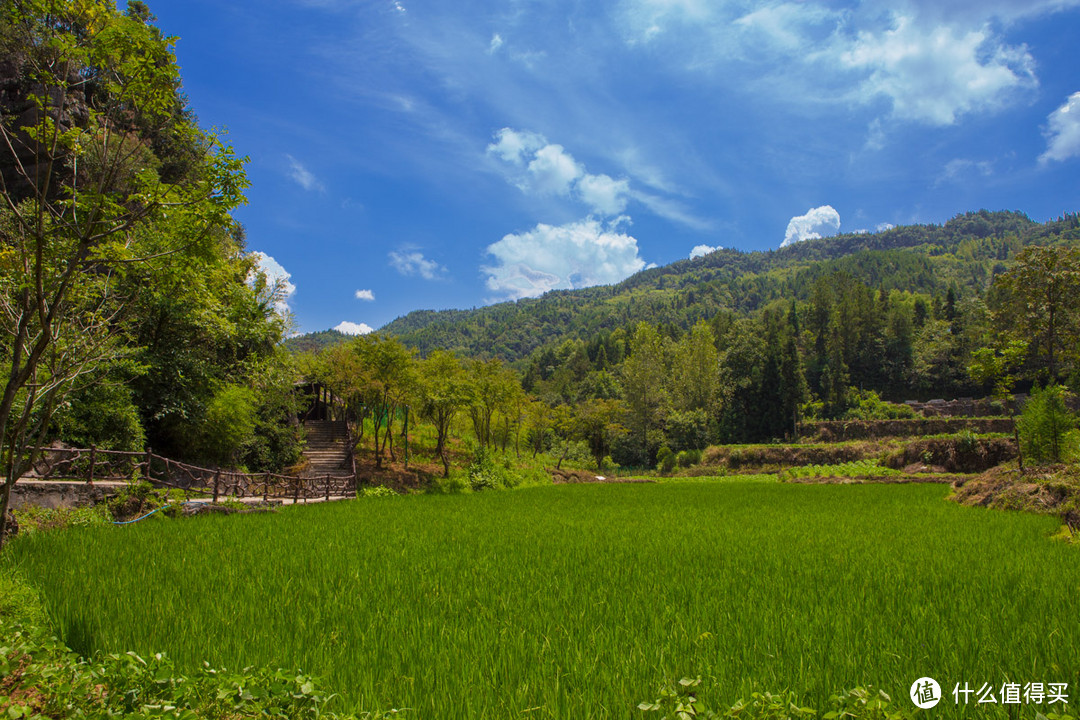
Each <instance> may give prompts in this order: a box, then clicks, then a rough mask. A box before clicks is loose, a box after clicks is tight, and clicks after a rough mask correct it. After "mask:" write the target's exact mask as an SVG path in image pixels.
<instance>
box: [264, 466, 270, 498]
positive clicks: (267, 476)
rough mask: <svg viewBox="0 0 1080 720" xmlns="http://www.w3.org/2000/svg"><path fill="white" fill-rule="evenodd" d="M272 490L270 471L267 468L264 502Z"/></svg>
mask: <svg viewBox="0 0 1080 720" xmlns="http://www.w3.org/2000/svg"><path fill="white" fill-rule="evenodd" d="M269 492H270V471H269V470H267V471H266V474H265V475H263V502H266V496H267V494H268V493H269Z"/></svg>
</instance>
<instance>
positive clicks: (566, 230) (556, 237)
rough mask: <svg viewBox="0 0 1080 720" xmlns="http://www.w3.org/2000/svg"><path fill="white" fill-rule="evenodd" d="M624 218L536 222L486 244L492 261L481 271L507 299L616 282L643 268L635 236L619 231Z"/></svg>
mask: <svg viewBox="0 0 1080 720" xmlns="http://www.w3.org/2000/svg"><path fill="white" fill-rule="evenodd" d="M624 220H625V219H624V218H618V219H616V220H615V221H614V222H611V223H607V224H603V223H601V222H600V221H598V220H595V219H593V218H587V219H585V220H580V221H578V222H574V223H568V224H566V225H559V226H554V225H545V224H543V223H541V224H539V225H537V226H536V227H535V228H533V229H532V230H529V231H528V232H523V233H517V234H509V235H506V236H505V237H503V239H502V240H500V241H498V242H496V243H493V244H491V245H489V246H488V248H487V252H488V254H489V255H492V256H494V257H495V259H496V261H497V262H496V264H494V265H490V266H482V267H481V268H480V269H481V270H482V271H483V272H484V273H485V274H486V275H487V286H488V288H489V289H490V290H492V291H494V292H496V293H498V294H499V295H500V296H501V297H504V298H509V299H517V298H524V297H536V296H538V295H543V294H544V293H545V292H547V291H549V290H556V289H570V288H581V287H589V286H590V285H602V284H607V283H614V282H618V281H620V280H622V279H624V278H626V277H628V276H630V275H632V274H634V273H636V272H638V271H639V270H642V269H643V268H644V267H645V261H644V260H642V259H641V258H640V257H639V256H638V245H637V240H636V239H635V238H633V237H632V236H630V235H627V234H625V233H624V232H620V230H619V227H618V226H619V225H620V224H621V222H623V221H624Z"/></svg>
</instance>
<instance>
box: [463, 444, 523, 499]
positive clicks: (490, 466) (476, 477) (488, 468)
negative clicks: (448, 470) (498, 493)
mask: <svg viewBox="0 0 1080 720" xmlns="http://www.w3.org/2000/svg"><path fill="white" fill-rule="evenodd" d="M465 472H466V474H467V475H468V477H469V485H470V486H471V487H472V489H473V490H491V489H495V488H512V487H517V486H518V485H520V484H521V478H520V477H519V476H517V475H516V474H515V473H514V472H513V471H511V469H510V466H509V464H508V462H507V461H506V460H505V459H504V460H502V461H500V460H499V459H497V458H496V457H495V451H494V450H493V449H491V448H490V447H482V448H479V449H477V451H476V454H475V455H473V459H472V462H471V463H469V467H468V468H466V470H465Z"/></svg>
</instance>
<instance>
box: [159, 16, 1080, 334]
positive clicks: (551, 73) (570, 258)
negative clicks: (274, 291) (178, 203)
mask: <svg viewBox="0 0 1080 720" xmlns="http://www.w3.org/2000/svg"><path fill="white" fill-rule="evenodd" d="M149 4H150V8H151V11H152V12H153V13H154V14H155V15H157V17H158V24H159V26H160V27H161V28H162V29H163V30H164V31H165V33H166V34H168V35H175V36H178V37H179V40H178V42H177V48H176V49H177V56H178V58H179V62H180V65H181V68H182V73H183V77H184V87H185V91H186V93H187V94H188V96H189V99H190V102H191V106H192V107H193V109H194V110H195V112H196V113H197V114H198V116H199V119H200V122H201V124H202V125H203V126H204V127H215V128H224V129H227V130H228V137H229V141H230V142H231V143H232V144H233V145H234V147H235V148H236V150H237V152H238V153H239V154H241V155H246V156H248V157H249V158H250V163H249V164H248V168H247V170H248V175H249V179H250V180H251V182H252V187H251V189H250V191H249V193H248V197H249V204H248V205H247V206H246V207H244V208H243V209H241V210H240V211H239V212H238V213H237V217H238V219H239V220H241V221H242V222H243V223H244V225H245V226H246V228H247V237H248V245H249V248H250V249H251V250H252V251H258V252H260V253H262V254H263V255H264V256H265V257H264V262H263V264H264V267H266V268H268V269H270V270H271V272H276V273H279V274H280V273H287V274H288V282H289V283H290V284H291V288H292V293H291V295H290V296H289V297H288V299H287V304H288V307H289V309H290V310H291V312H292V314H293V317H294V319H295V329H296V330H297V331H301V332H307V331H313V330H322V329H326V328H330V327H340V328H341V329H344V330H347V331H352V332H359V331H364V330H368V329H370V328H378V327H380V326H381V325H383V324H385V323H387V322H389V321H391V320H393V319H394V318H395V317H397V316H399V315H403V314H405V313H407V312H409V311H411V310H417V309H440V308H452V307H453V308H468V307H473V306H479V305H484V304H487V303H490V302H495V301H499V300H504V299H514V298H520V297H528V296H532V295H538V294H540V293H542V292H544V291H546V290H549V289H552V288H565V287H580V286H584V285H591V284H598V283H609V282H615V281H618V280H620V279H622V278H624V277H626V276H628V275H629V274H631V273H633V272H636V271H638V270H640V269H642V268H644V267H647V266H649V265H650V264H653V263H655V264H659V265H662V264H666V263H669V262H672V261H675V260H678V259H681V258H685V257H688V256H690V255H691V254H692V253H695V252H696V253H701V252H706V251H707V250H708V249H710V248H714V247H718V246H723V247H734V248H738V249H741V250H764V249H769V248H776V247H779V246H780V245H781V244H782V243H784V242H798V241H799V240H801V239H805V238H807V237H813V236H816V235H829V234H833V233H835V232H837V231H839V232H850V231H856V230H874V229H877V228H879V227H886V226H888V225H890V224H894V225H898V224H906V223H914V222H918V223H923V222H944V221H945V220H947V219H948V218H950V217H952V216H953V215H955V214H957V213H959V212H963V211H966V210H977V209H980V208H987V209H991V210H999V209H1009V210H1019V211H1022V212H1026V213H1027V214H1028V215H1030V216H1031V217H1032V218H1033V219H1035V220H1039V221H1042V220H1046V219H1049V218H1051V217H1056V216H1058V215H1060V214H1061V213H1063V212H1074V211H1077V210H1080V44H1078V43H1077V42H1076V38H1078V37H1080V0H1026V1H1025V2H1019V1H1014V0H956V1H953V2H949V1H944V2H943V1H942V0H907V1H904V0H901V1H900V2H896V1H895V0H890V1H889V2H883V1H880V0H871V1H867V2H854V1H847V2H833V1H831V0H803V1H794V0H792V1H788V2H759V1H757V0H726V1H724V2H707V1H706V0H612V2H604V3H599V2H591V3H586V2H573V1H569V0H501V1H500V2H490V1H484V0H459V1H457V2H436V1H435V0H263V1H262V2H258V3H252V2H250V1H245V2H240V1H239V0H236V1H230V0H213V1H212V2H211V1H210V0H153V1H152V2H150V3H149ZM342 323H344V324H342Z"/></svg>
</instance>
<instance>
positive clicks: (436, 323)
mask: <svg viewBox="0 0 1080 720" xmlns="http://www.w3.org/2000/svg"><path fill="white" fill-rule="evenodd" d="M721 242H722V240H721ZM1065 243H1067V244H1077V243H1080V215H1077V214H1075V213H1073V214H1067V215H1063V216H1062V217H1060V218H1058V219H1056V220H1051V221H1049V222H1046V223H1037V222H1034V221H1032V220H1031V219H1030V218H1028V217H1027V216H1026V215H1025V214H1023V213H1018V212H1009V211H1001V212H989V211H986V210H980V211H977V212H968V213H964V214H962V215H958V216H956V217H954V218H952V219H951V220H949V221H948V222H946V223H945V224H944V225H910V226H901V227H896V228H892V229H889V230H885V231H881V232H875V233H849V234H844V235H837V236H834V237H829V238H820V239H816V240H807V241H803V242H800V243H796V244H793V245H789V246H787V247H784V248H780V249H777V250H769V251H754V252H741V251H738V250H729V249H721V250H717V251H715V252H712V253H709V254H708V255H705V256H702V257H698V258H693V259H688V260H679V261H677V262H674V263H671V264H670V265H665V266H663V267H656V268H651V269H648V270H644V271H642V272H639V273H637V274H635V275H632V276H631V277H629V278H627V279H625V280H623V281H622V282H619V283H617V284H615V285H607V286H595V287H588V288H581V289H576V290H554V291H551V292H548V293H546V294H544V295H543V296H541V297H538V298H526V299H522V300H517V301H508V302H503V303H498V304H495V305H489V306H486V307H481V308H476V309H472V310H437V311H436V310H417V311H414V312H411V313H409V314H408V315H405V316H403V317H400V318H397V319H396V320H394V321H392V322H390V323H388V324H387V325H385V326H383V327H382V328H380V329H379V331H378V332H379V333H381V334H385V335H390V336H395V337H397V338H398V339H400V340H401V341H402V342H404V343H405V344H407V345H409V346H412V347H415V348H417V349H418V350H419V351H420V352H421V353H427V352H429V351H431V350H433V349H435V348H440V347H441V348H447V349H450V350H454V351H455V352H457V353H459V354H461V355H465V356H469V357H500V358H502V359H504V360H506V361H508V362H516V361H521V360H524V359H526V358H527V357H529V355H530V354H531V353H533V352H534V351H536V350H538V349H540V348H543V347H546V346H551V345H553V344H556V343H561V342H562V341H564V340H566V339H582V340H588V339H589V338H590V337H591V336H593V335H594V334H596V333H597V332H604V331H606V332H610V331H612V330H614V329H616V328H619V327H623V328H629V327H632V326H634V325H636V324H637V323H638V322H639V321H642V320H646V321H649V322H651V323H654V324H657V325H661V326H663V325H671V326H675V327H677V328H681V329H682V330H685V329H688V328H690V327H692V326H693V324H694V323H696V322H697V321H698V320H699V319H705V320H709V319H711V318H712V317H713V316H714V315H716V314H717V313H719V312H730V313H733V314H734V315H735V316H745V315H747V314H752V313H754V312H756V311H757V310H759V309H761V308H762V307H764V306H765V305H767V304H769V303H770V302H774V301H776V300H788V301H790V300H805V299H807V296H808V293H809V291H810V287H811V286H812V284H813V282H814V280H816V279H817V278H818V277H820V276H822V275H830V274H834V273H845V274H848V275H850V276H852V277H853V278H854V279H856V280H859V281H860V282H863V283H865V284H866V285H868V286H870V287H873V288H879V289H882V290H885V291H890V290H901V291H913V292H924V293H928V294H931V295H935V296H936V295H944V293H945V292H946V290H947V289H949V288H953V289H954V291H956V292H958V293H960V294H964V293H967V292H976V293H981V292H983V291H984V290H985V289H986V287H988V285H989V283H990V280H991V279H992V278H993V276H994V275H995V274H996V273H998V272H1001V271H1002V270H1004V269H1005V267H1006V263H1007V262H1008V261H1009V260H1010V259H1011V258H1012V257H1013V256H1014V255H1015V254H1016V253H1017V252H1019V251H1020V249H1022V248H1023V247H1024V246H1026V245H1032V244H1065ZM328 332H331V333H332V332H333V331H328ZM334 334H335V335H340V333H334ZM312 335H317V336H320V337H319V339H318V341H317V342H319V343H325V342H328V341H338V342H340V341H342V340H343V339H344V338H345V336H341V337H340V338H339V339H338V338H332V337H329V336H327V333H325V332H324V333H313V334H312ZM305 337H310V336H301V337H300V338H294V339H293V340H290V341H289V342H290V343H292V344H293V346H298V345H301V344H305V343H308V341H306V340H304V338H305ZM311 342H316V341H314V340H313V341H311Z"/></svg>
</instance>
